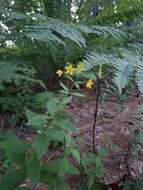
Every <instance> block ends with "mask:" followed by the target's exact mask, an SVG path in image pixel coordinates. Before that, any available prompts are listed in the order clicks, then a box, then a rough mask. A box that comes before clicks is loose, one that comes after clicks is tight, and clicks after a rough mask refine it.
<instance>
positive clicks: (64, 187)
mask: <svg viewBox="0 0 143 190" xmlns="http://www.w3.org/2000/svg"><path fill="white" fill-rule="evenodd" d="M53 187H54V188H52V189H51V190H53V189H56V190H70V189H71V188H70V186H69V185H68V183H66V182H65V181H63V179H61V178H60V177H59V176H57V177H56V178H55V179H54V182H53Z"/></svg>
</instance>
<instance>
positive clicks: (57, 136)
mask: <svg viewBox="0 0 143 190" xmlns="http://www.w3.org/2000/svg"><path fill="white" fill-rule="evenodd" d="M47 135H48V137H49V138H50V140H54V141H60V142H64V137H65V132H64V131H62V130H56V129H51V130H49V131H48V133H47Z"/></svg>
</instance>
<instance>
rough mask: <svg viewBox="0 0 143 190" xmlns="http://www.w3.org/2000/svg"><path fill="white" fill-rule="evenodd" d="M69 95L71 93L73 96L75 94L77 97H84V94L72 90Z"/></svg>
mask: <svg viewBox="0 0 143 190" xmlns="http://www.w3.org/2000/svg"><path fill="white" fill-rule="evenodd" d="M71 95H73V96H77V97H82V98H84V97H85V95H84V94H81V93H78V92H72V93H71Z"/></svg>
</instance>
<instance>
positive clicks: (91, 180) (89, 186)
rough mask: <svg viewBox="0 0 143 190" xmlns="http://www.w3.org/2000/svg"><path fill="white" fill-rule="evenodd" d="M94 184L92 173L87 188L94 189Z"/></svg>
mask: <svg viewBox="0 0 143 190" xmlns="http://www.w3.org/2000/svg"><path fill="white" fill-rule="evenodd" d="M93 184H94V176H92V175H90V176H89V179H88V181H87V188H88V190H91V189H92V186H93Z"/></svg>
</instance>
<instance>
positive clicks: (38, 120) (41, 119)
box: [27, 114, 48, 128]
mask: <svg viewBox="0 0 143 190" xmlns="http://www.w3.org/2000/svg"><path fill="white" fill-rule="evenodd" d="M47 119H48V117H47V115H44V114H43V115H42V114H37V115H36V116H35V117H32V118H31V119H29V121H28V123H27V125H30V126H32V127H35V128H42V127H43V125H44V124H46V123H47Z"/></svg>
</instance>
